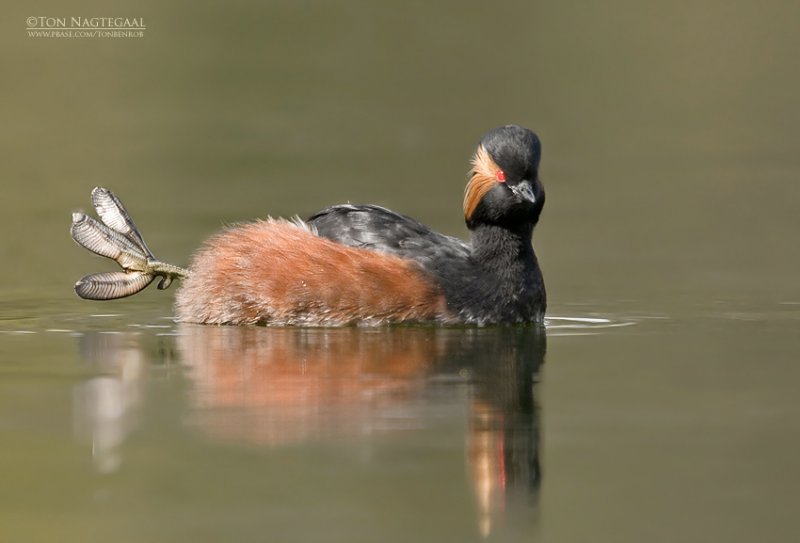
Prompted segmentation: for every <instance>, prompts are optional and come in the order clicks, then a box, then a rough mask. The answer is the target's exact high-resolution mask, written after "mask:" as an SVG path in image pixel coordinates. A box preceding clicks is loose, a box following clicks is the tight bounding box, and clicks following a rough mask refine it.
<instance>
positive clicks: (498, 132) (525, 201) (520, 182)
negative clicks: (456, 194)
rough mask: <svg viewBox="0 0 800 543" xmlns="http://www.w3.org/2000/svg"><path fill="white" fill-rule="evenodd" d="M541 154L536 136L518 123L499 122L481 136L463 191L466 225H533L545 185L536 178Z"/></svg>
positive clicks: (537, 215)
mask: <svg viewBox="0 0 800 543" xmlns="http://www.w3.org/2000/svg"><path fill="white" fill-rule="evenodd" d="M541 155H542V144H541V142H540V141H539V138H538V137H537V136H536V134H534V133H533V132H531V131H530V130H528V129H527V128H523V127H521V126H517V125H513V124H510V125H507V126H501V127H500V128H495V129H494V130H492V131H491V132H489V133H488V134H486V135H485V136H483V138H482V139H481V141H480V143H479V144H478V148H477V150H476V151H475V156H474V157H473V158H472V171H471V172H470V179H469V182H468V183H467V188H466V190H465V191H464V219H465V220H466V222H467V227H469V228H473V227H475V226H477V225H479V224H496V225H501V226H507V227H509V228H520V227H527V226H530V227H531V228H532V227H533V225H535V224H536V221H538V220H539V214H540V213H541V211H542V207H543V206H544V187H543V186H542V182H541V181H540V180H539V160H540V158H541Z"/></svg>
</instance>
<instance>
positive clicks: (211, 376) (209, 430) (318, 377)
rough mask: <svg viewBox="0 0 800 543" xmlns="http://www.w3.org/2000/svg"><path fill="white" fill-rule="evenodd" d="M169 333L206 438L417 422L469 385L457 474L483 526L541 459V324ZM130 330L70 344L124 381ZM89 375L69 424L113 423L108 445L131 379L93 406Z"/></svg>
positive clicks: (532, 482) (388, 428)
mask: <svg viewBox="0 0 800 543" xmlns="http://www.w3.org/2000/svg"><path fill="white" fill-rule="evenodd" d="M178 331H179V334H178V335H177V337H169V338H165V339H169V340H170V341H171V340H173V339H175V340H176V341H177V351H178V354H179V358H180V361H181V363H182V365H183V370H184V371H183V372H182V373H183V374H184V375H185V376H187V378H188V379H189V381H190V385H191V386H190V401H191V402H192V405H191V410H190V415H189V421H190V424H192V425H193V426H194V427H196V428H197V429H198V430H199V431H201V432H202V433H204V434H206V435H208V436H210V437H213V438H214V439H216V440H220V441H227V442H232V443H240V444H249V445H253V446H259V447H278V446H285V445H291V444H298V443H310V442H312V443H313V442H322V441H328V440H336V439H346V438H351V437H357V436H360V435H368V434H374V433H378V432H397V431H401V430H404V431H405V430H409V429H411V430H413V429H415V428H420V427H424V426H425V417H426V415H425V412H424V408H425V407H426V406H429V405H430V401H429V399H426V393H428V392H430V390H431V388H432V387H434V386H435V387H441V386H443V385H442V383H445V385H444V386H451V385H452V386H453V387H461V388H460V389H459V390H462V391H463V387H467V390H468V392H469V394H468V398H469V400H468V401H469V409H468V424H467V428H468V432H467V438H466V445H465V448H466V459H467V467H466V472H467V475H468V478H469V479H470V482H471V486H472V488H473V492H474V495H475V500H476V503H477V507H478V510H479V527H480V531H481V533H483V534H484V535H487V534H488V533H489V532H490V531H491V530H492V527H493V523H494V522H495V520H497V519H498V518H500V517H501V516H502V515H503V513H504V510H505V509H506V506H507V503H508V500H525V501H527V500H530V499H531V498H532V497H535V496H536V493H537V491H538V488H539V483H540V480H541V469H540V462H539V434H540V427H539V410H538V406H537V403H536V401H535V396H534V385H535V383H536V380H537V377H538V374H539V369H540V367H541V365H542V363H543V361H544V356H545V350H546V337H545V333H544V330H543V329H541V328H538V327H497V328H442V327H397V328H382V329H359V328H335V329H331V328H328V329H325V328H320V329H307V328H263V327H209V326H196V325H182V326H180V327H179V329H178ZM137 338H138V339H140V340H143V339H142V338H143V336H136V335H132V334H122V335H118V336H111V337H110V338H109V337H108V336H105V335H104V334H92V335H87V336H85V337H84V344H83V345H82V348H81V350H82V352H83V353H85V354H86V353H89V354H90V355H91V359H93V360H105V361H106V365H105V366H104V372H105V373H107V374H113V375H112V377H108V376H107V377H105V379H108V378H111V379H116V380H117V381H119V382H120V383H124V382H126V380H125V378H124V377H122V376H124V375H125V371H122V372H121V373H120V372H117V373H116V374H114V372H113V371H112V372H109V371H108V369H109V368H112V369H113V368H117V369H119V368H120V367H125V366H126V365H127V364H128V363H127V362H125V361H126V360H131V356H132V355H131V352H134V353H135V352H136V350H135V349H133V351H131V349H132V347H131V345H132V344H135V342H136V340H137ZM87 343H88V345H87ZM169 351H170V349H160V351H159V352H160V353H161V354H160V355H161V356H169ZM152 352H153V350H152V349H150V350H149V352H148V355H149V356H152V355H150V353H152ZM165 353H166V354H165ZM138 356H139V357H140V358H144V357H145V355H144V354H142V353H141V352H140V353H139V354H138ZM158 362H162V363H163V360H159V361H158ZM138 366H142V363H141V362H139V363H138ZM140 374H141V368H140V370H139V371H138V373H137V375H140ZM92 382H93V381H91V380H90V381H89V382H88V383H86V384H85V385H84V387H85V389H84V390H83V391H82V392H81V393H80V394H78V395H76V397H80V398H81V399H80V401H78V402H77V404H76V415H77V417H78V418H80V419H82V420H83V422H82V423H81V424H80V425H79V426H80V427H82V428H83V429H84V430H83V431H84V433H87V432H89V433H94V434H95V435H100V434H102V435H107V434H108V435H110V434H114V433H113V432H110V431H109V430H108V428H110V427H113V423H114V421H117V422H118V423H119V425H120V426H119V428H118V429H117V432H116V433H115V434H114V435H116V436H117V437H115V438H114V439H109V438H106V441H107V442H108V443H107V444H106V445H105V447H106V448H107V449H108V450H110V451H112V452H113V451H115V450H116V449H117V447H118V444H119V442H120V441H121V440H122V439H124V436H125V434H126V433H127V431H128V429H129V426H130V416H126V415H125V412H128V411H131V406H133V405H134V404H135V403H136V402H135V401H133V400H131V398H137V397H138V392H137V393H132V392H130V390H134V391H136V390H140V389H141V386H139V387H138V388H137V387H136V386H133V388H132V389H131V385H125V386H122V385H119V386H117V385H115V386H112V387H106V389H104V394H110V395H111V396H113V395H114V394H115V392H114V391H117V392H116V393H117V394H119V397H118V398H117V399H116V401H115V402H111V403H114V405H116V406H117V408H118V409H117V411H115V412H114V413H106V414H105V415H103V414H102V413H101V412H102V411H103V409H106V410H107V405H110V404H109V402H107V401H106V402H98V401H95V400H91V398H93V397H94V396H93V394H94V393H90V392H87V391H89V390H90V387H91V386H94V385H90V383H92ZM95 396H96V395H95ZM87 398H90V399H89V400H87ZM137 401H138V400H137ZM104 406H105V407H104ZM120 406H122V407H121V408H120ZM126 406H128V407H126ZM112 411H113V410H112ZM120 413H122V414H121V415H120ZM112 415H113V416H112ZM126 421H127V422H126ZM87 428H89V430H86V429H87ZM91 428H94V429H93V430H92V429H91ZM95 440H97V438H95Z"/></svg>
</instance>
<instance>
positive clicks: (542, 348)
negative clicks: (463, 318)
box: [451, 327, 547, 492]
mask: <svg viewBox="0 0 800 543" xmlns="http://www.w3.org/2000/svg"><path fill="white" fill-rule="evenodd" d="M474 332H475V334H476V337H475V339H476V341H472V342H469V343H471V345H469V347H470V348H468V349H466V350H465V351H463V352H462V354H463V357H458V358H461V362H462V363H463V364H464V366H465V367H466V368H468V369H469V370H470V373H471V376H472V379H471V380H472V393H473V413H472V420H471V426H472V427H473V428H480V429H481V430H482V431H486V432H490V433H491V434H492V435H493V436H494V438H496V439H497V440H498V441H499V442H498V443H497V446H498V450H499V451H502V458H498V459H497V460H498V462H499V464H500V465H499V466H498V469H500V470H502V471H503V473H501V474H499V476H501V477H502V479H503V481H504V483H505V484H506V489H507V490H511V489H512V488H516V489H520V490H522V489H525V491H526V492H536V491H537V490H538V487H539V483H540V481H541V465H540V461H539V440H540V424H539V410H538V406H537V403H536V400H535V395H534V385H535V383H536V382H537V380H538V375H539V370H540V368H541V365H542V364H543V363H544V358H545V352H546V350H547V337H546V335H545V332H544V329H543V328H542V327H524V328H518V327H508V328H493V329H491V328H490V329H479V330H474ZM480 336H483V337H480ZM451 360H453V361H455V360H454V359H453V358H451Z"/></svg>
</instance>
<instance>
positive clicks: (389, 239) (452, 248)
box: [306, 204, 470, 271]
mask: <svg viewBox="0 0 800 543" xmlns="http://www.w3.org/2000/svg"><path fill="white" fill-rule="evenodd" d="M306 222H307V223H308V224H309V225H311V226H312V227H313V228H314V229H315V230H316V231H317V233H318V234H319V235H320V236H322V237H324V238H328V239H330V240H333V241H336V242H338V243H341V244H343V245H349V246H351V247H362V248H365V249H371V250H373V251H380V252H384V253H389V254H393V255H397V256H400V257H402V258H408V259H410V260H415V261H417V262H419V263H420V264H421V265H422V266H423V267H424V268H426V269H428V270H429V271H433V270H434V269H435V268H438V267H439V265H440V264H441V261H442V260H443V259H445V260H462V259H463V260H466V259H467V258H468V257H469V255H470V249H469V246H468V245H467V244H466V243H464V242H463V241H461V240H460V239H458V238H454V237H452V236H445V235H444V234H440V233H438V232H434V231H433V230H431V229H430V228H428V227H427V226H425V225H424V224H422V223H420V222H418V221H416V220H414V219H412V218H410V217H406V216H405V215H400V214H399V213H395V212H394V211H390V210H388V209H386V208H383V207H380V206H375V205H350V204H345V205H336V206H331V207H328V208H325V209H323V210H322V211H320V212H318V213H316V214H314V215H312V216H311V217H309V218H308V220H307V221H306Z"/></svg>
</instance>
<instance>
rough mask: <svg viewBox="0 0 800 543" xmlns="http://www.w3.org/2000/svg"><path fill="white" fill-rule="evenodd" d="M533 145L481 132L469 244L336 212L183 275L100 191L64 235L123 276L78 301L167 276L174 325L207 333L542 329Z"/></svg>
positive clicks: (382, 215) (216, 252) (208, 258)
mask: <svg viewBox="0 0 800 543" xmlns="http://www.w3.org/2000/svg"><path fill="white" fill-rule="evenodd" d="M540 156H541V145H540V143H539V139H538V138H537V137H536V135H535V134H534V133H533V132H531V131H530V130H528V129H525V128H522V127H519V126H515V125H508V126H504V127H500V128H497V129H495V130H492V131H491V132H489V133H488V134H486V135H485V136H484V137H483V138H482V139H481V141H480V143H479V145H478V148H477V150H476V152H475V155H474V157H473V159H472V171H471V174H470V179H469V182H468V183H467V187H466V189H465V192H464V218H465V221H466V224H467V227H468V228H469V229H470V231H471V237H472V239H471V241H470V243H465V242H463V241H461V240H459V239H456V238H453V237H450V236H445V235H443V234H439V233H437V232H434V231H432V230H431V229H429V228H428V227H426V226H424V225H423V224H421V223H419V222H417V221H415V220H414V219H411V218H409V217H406V216H403V215H399V214H397V213H394V212H392V211H389V210H388V209H384V208H382V207H378V206H373V205H349V204H348V205H337V206H332V207H329V208H326V209H324V210H322V211H320V212H319V213H317V214H315V215H313V216H312V217H310V218H309V219H308V220H307V221H305V222H303V221H293V222H289V221H285V220H273V219H269V220H266V221H258V222H254V223H250V224H243V225H238V226H234V227H232V228H229V229H227V230H225V231H223V232H222V233H220V234H217V235H215V236H213V237H212V238H211V239H209V240H208V241H206V243H205V244H204V245H203V246H202V247H201V248H200V250H199V251H198V252H197V253H196V254H195V256H194V258H193V260H192V264H191V266H190V269H189V270H184V269H182V268H178V267H177V266H172V265H170V264H166V263H164V262H160V261H158V260H156V259H155V257H154V256H153V254H152V253H151V252H150V251H149V249H148V248H147V246H146V245H145V243H144V240H143V239H142V237H141V234H140V233H139V231H138V229H137V228H136V226H135V225H134V223H133V221H132V220H131V219H130V216H129V215H128V213H127V211H126V210H125V208H124V207H123V206H122V203H121V202H120V201H119V199H117V198H116V197H115V196H114V195H113V194H112V193H111V192H110V191H107V190H105V189H102V188H97V189H95V190H94V191H93V193H92V199H93V204H94V206H95V209H96V210H97V212H98V215H99V216H100V219H101V221H102V223H101V222H97V221H94V220H93V219H91V218H89V217H87V216H85V215H83V214H80V213H76V214H74V215H73V227H72V235H73V238H74V239H75V241H77V242H78V243H79V244H81V245H82V246H84V247H86V248H88V249H89V250H91V251H93V252H95V253H97V254H100V255H102V256H106V257H108V258H112V259H114V260H116V261H117V262H118V263H119V264H120V265H121V266H122V267H123V272H115V273H100V274H93V275H88V276H86V277H84V278H83V279H81V280H80V281H79V282H78V283H77V284H76V292H77V293H78V295H79V296H81V297H83V298H87V299H94V300H107V299H114V298H120V297H123V296H128V295H131V294H135V293H136V292H139V291H140V290H142V289H144V288H145V287H146V286H147V285H148V284H150V282H152V281H153V280H154V279H155V278H156V277H161V278H162V279H161V282H160V283H159V288H166V287H168V286H169V283H170V282H171V281H172V280H173V279H174V278H181V279H183V280H184V284H183V285H182V287H181V289H180V290H179V292H178V294H177V297H176V310H177V316H178V319H179V320H181V321H184V322H198V323H209V324H255V323H263V324H276V325H281V324H298V325H323V326H331V325H343V324H349V323H361V324H368V325H378V324H384V323H393V322H420V321H434V322H442V323H448V322H464V323H476V324H486V323H513V322H537V323H538V322H541V321H542V319H543V317H544V311H545V305H546V300H545V289H544V282H543V280H542V274H541V271H540V269H539V265H538V262H537V259H536V255H535V253H534V251H533V246H532V245H531V236H532V234H533V228H534V226H535V225H536V223H537V221H538V219H539V214H540V213H541V210H542V207H543V206H544V189H543V187H542V183H541V181H540V180H539V175H538V168H539V159H540Z"/></svg>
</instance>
